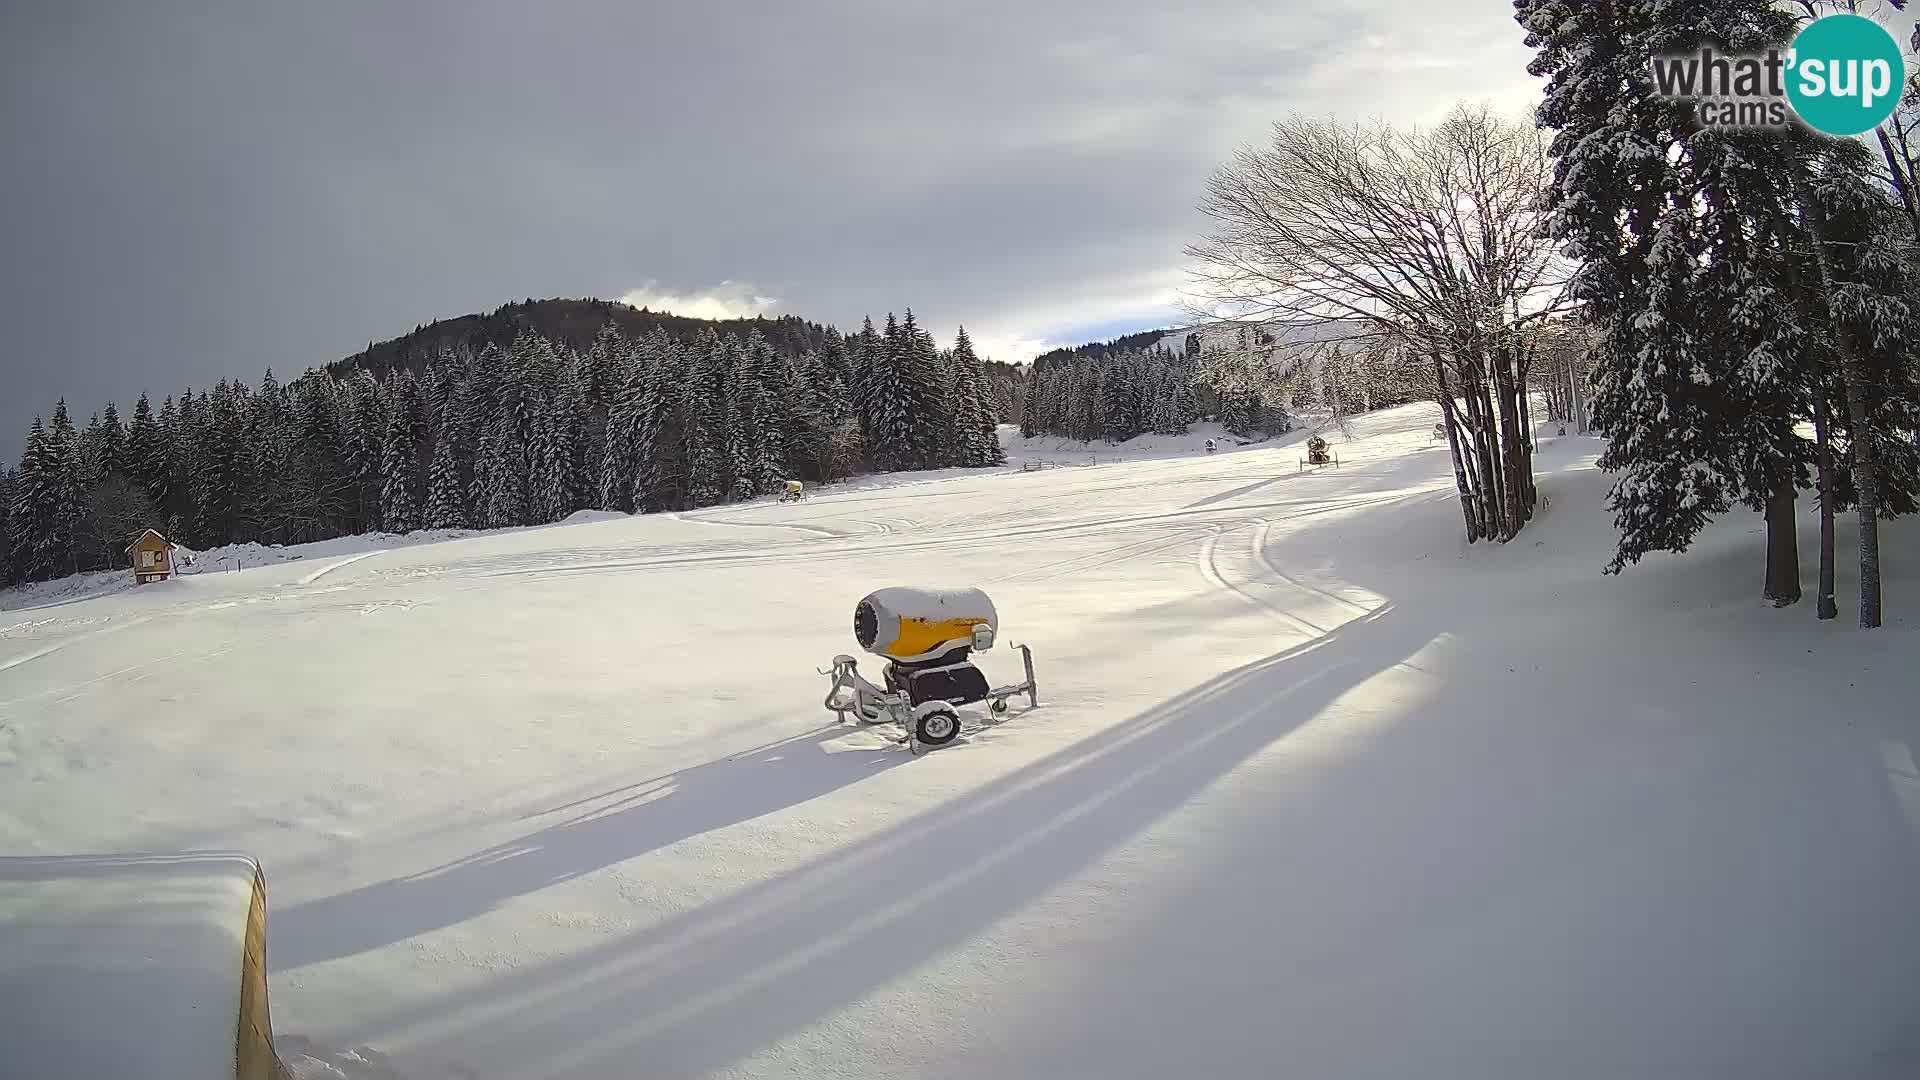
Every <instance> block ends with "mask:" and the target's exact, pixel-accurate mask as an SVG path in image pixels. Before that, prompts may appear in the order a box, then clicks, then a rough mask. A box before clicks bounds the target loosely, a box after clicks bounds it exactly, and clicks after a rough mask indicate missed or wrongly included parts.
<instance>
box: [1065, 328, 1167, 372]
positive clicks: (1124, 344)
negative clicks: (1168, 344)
mask: <svg viewBox="0 0 1920 1080" xmlns="http://www.w3.org/2000/svg"><path fill="white" fill-rule="evenodd" d="M1165 336H1167V331H1165V330H1142V331H1140V332H1139V333H1136V334H1128V335H1126V336H1125V337H1117V338H1114V339H1113V340H1112V341H1095V342H1092V343H1089V344H1086V345H1076V346H1074V347H1073V348H1071V349H1054V350H1053V351H1052V352H1045V353H1041V354H1040V355H1039V356H1037V357H1034V360H1033V363H1034V365H1035V366H1036V367H1046V366H1048V365H1049V364H1053V363H1055V362H1059V361H1071V360H1072V359H1073V358H1074V357H1076V356H1081V357H1085V358H1087V359H1089V360H1097V359H1099V358H1100V357H1103V356H1107V355H1109V354H1111V353H1123V352H1140V351H1145V350H1149V349H1152V348H1153V346H1154V343H1155V342H1157V341H1159V340H1160V339H1161V338H1163V337H1165Z"/></svg>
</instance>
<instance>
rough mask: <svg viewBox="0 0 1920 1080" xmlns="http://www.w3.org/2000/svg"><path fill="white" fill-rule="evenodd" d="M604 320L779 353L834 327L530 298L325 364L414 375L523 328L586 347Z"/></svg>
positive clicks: (796, 349) (684, 339)
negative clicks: (758, 345) (708, 335)
mask: <svg viewBox="0 0 1920 1080" xmlns="http://www.w3.org/2000/svg"><path fill="white" fill-rule="evenodd" d="M609 322H611V323H612V324H613V325H614V327H615V328H616V329H617V330H619V332H620V334H621V336H622V337H625V338H629V339H638V338H641V337H645V336H647V335H648V334H650V333H651V332H652V331H654V330H656V329H658V330H664V331H666V332H667V334H668V336H670V337H672V338H673V339H674V340H676V341H678V342H680V343H682V344H692V343H693V342H694V341H695V340H696V339H697V338H698V337H699V336H700V335H701V334H702V333H704V332H705V331H707V330H717V331H719V332H720V333H722V334H726V335H729V336H735V337H739V338H741V339H743V340H744V339H746V338H747V337H748V336H749V335H750V334H751V333H752V332H754V331H759V333H760V334H761V335H762V336H763V337H765V338H766V339H767V341H768V343H769V344H771V345H772V346H773V348H774V351H775V352H776V353H779V354H780V355H782V356H800V355H802V354H804V353H809V352H824V351H825V349H826V341H827V338H828V337H830V336H833V335H834V333H835V332H834V331H833V330H831V329H830V328H828V327H825V326H822V325H820V324H819V323H814V322H808V321H806V320H805V319H802V318H799V317H798V316H794V315H781V316H779V317H778V318H772V319H766V318H753V319H725V320H711V319H695V318H689V317H687V316H684V315H673V314H670V313H668V312H664V311H649V310H647V309H645V308H634V307H629V306H627V305H626V304H622V303H619V302H617V301H613V300H595V299H585V300H566V299H555V300H534V299H528V300H525V301H522V302H519V303H511V304H502V305H501V306H500V307H498V308H495V309H494V310H493V311H492V312H490V313H488V314H485V315H479V314H475V315H462V316H460V317H458V318H454V319H440V320H437V321H435V322H431V323H428V324H427V325H425V326H416V327H414V329H413V332H412V333H409V334H402V335H401V336H399V337H397V338H394V339H392V340H391V341H382V342H379V343H378V344H375V343H372V342H369V343H368V344H367V347H366V348H365V349H364V350H362V351H361V352H357V353H355V354H353V355H352V356H349V357H347V358H346V359H344V360H340V361H337V362H335V363H332V364H329V365H327V370H328V371H329V372H331V373H332V374H333V375H334V376H336V377H339V376H342V375H347V374H351V373H352V372H354V371H355V370H357V369H360V368H365V369H367V370H368V371H370V372H372V373H373V374H374V375H375V376H376V377H378V378H385V377H386V376H387V375H388V374H390V373H391V372H393V371H394V370H395V369H396V368H398V369H401V370H405V371H411V372H413V373H414V374H416V375H418V374H421V373H422V372H424V371H425V370H426V367H427V364H428V363H430V362H431V361H432V360H433V359H434V358H435V357H438V356H440V355H441V354H442V353H446V352H452V353H455V354H464V355H470V356H478V355H480V354H481V353H483V352H485V351H486V347H487V346H488V345H494V346H497V347H498V348H500V349H502V350H506V349H508V348H511V347H512V345H513V342H514V339H515V338H517V337H519V336H520V335H521V334H522V333H527V332H531V333H534V334H537V335H538V336H540V337H542V338H544V339H546V340H547V341H549V342H552V343H553V344H554V345H556V346H560V347H562V348H572V349H574V350H575V351H578V352H582V353H584V352H586V351H587V350H588V348H589V347H591V346H592V344H593V339H594V337H595V335H597V334H599V332H600V328H601V327H602V326H605V325H606V324H608V323H609Z"/></svg>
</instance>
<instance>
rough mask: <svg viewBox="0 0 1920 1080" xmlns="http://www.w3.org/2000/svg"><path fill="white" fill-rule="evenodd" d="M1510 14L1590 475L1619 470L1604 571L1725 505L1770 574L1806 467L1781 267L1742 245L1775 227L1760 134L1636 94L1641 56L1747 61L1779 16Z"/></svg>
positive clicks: (1749, 11) (1546, 2) (1716, 11)
mask: <svg viewBox="0 0 1920 1080" xmlns="http://www.w3.org/2000/svg"><path fill="white" fill-rule="evenodd" d="M1516 7H1517V9H1518V17H1519V19H1520V22H1521V24H1522V25H1523V26H1524V27H1525V28H1526V29H1527V31H1528V37H1527V41H1528V44H1529V45H1530V46H1532V47H1534V48H1535V49H1536V50H1538V55H1537V56H1536V57H1535V59H1534V61H1533V62H1532V64H1531V65H1530V67H1529V70H1530V71H1531V72H1532V73H1533V74H1535V75H1545V76H1548V77H1549V83H1548V88H1547V94H1546V98H1545V100H1544V101H1543V103H1542V104H1541V106H1540V109H1539V113H1538V118H1539V121H1540V123H1541V124H1542V125H1543V126H1546V127H1550V128H1553V129H1555V130H1556V132H1557V134H1556V136H1555V138H1554V141H1553V147H1552V153H1553V155H1554V157H1555V159H1556V160H1555V174H1554V184H1553V186H1552V188H1551V189H1550V190H1549V191H1548V192H1547V205H1548V208H1549V210H1550V212H1551V213H1552V222H1551V226H1552V229H1553V235H1554V237H1555V239H1557V240H1559V241H1561V242H1562V243H1563V244H1565V245H1566V246H1567V248H1568V250H1569V251H1570V252H1571V253H1572V254H1573V255H1574V256H1575V257H1576V258H1578V259H1580V260H1581V266H1580V269H1579V271H1578V273H1577V275H1576V277H1575V280H1574V294H1575V296H1576V298H1577V299H1578V300H1579V301H1580V302H1581V303H1582V307H1583V313H1584V315H1585V317H1586V318H1587V320H1588V321H1589V322H1590V323H1591V324H1592V325H1593V326H1594V328H1595V330H1596V331H1597V333H1596V344H1595V348H1594V352H1593V356H1594V361H1595V372H1594V395H1593V401H1592V407H1593V419H1594V424H1595V427H1596V429H1597V430H1599V431H1600V432H1601V433H1602V434H1605V435H1607V436H1608V437H1609V444H1608V449H1607V451H1606V452H1605V453H1604V454H1603V455H1602V457H1601V466H1602V467H1603V468H1605V469H1608V470H1609V471H1614V472H1618V473H1620V474H1621V475H1620V478H1619V480H1617V481H1616V483H1615V484H1614V487H1613V489H1612V492H1611V494H1610V496H1609V503H1610V505H1611V506H1612V508H1613V510H1614V515H1615V523H1616V525H1617V526H1618V528H1619V530H1620V533H1621V537H1620V543H1619V548H1618V551H1617V553H1616V555H1615V557H1614V559H1613V561H1612V563H1611V564H1610V565H1609V566H1608V568H1607V569H1608V571H1609V572H1618V571H1619V570H1620V569H1621V568H1622V567H1623V566H1624V565H1625V564H1627V563H1629V562H1633V561H1637V560H1638V559H1639V558H1640V557H1641V555H1643V554H1644V553H1646V552H1648V551H1655V550H1672V551H1680V550H1685V548H1686V547H1687V545H1688V544H1689V543H1690V542H1691V540H1692V538H1693V536H1694V535H1695V534H1696V533H1697V532H1698V531H1699V529H1700V528H1702V527H1703V526H1704V525H1705V524H1706V522H1707V521H1708V520H1709V519H1710V518H1711V517H1712V516H1713V515H1715V514H1718V513H1721V512H1724V511H1725V510H1726V509H1728V508H1729V507H1730V506H1731V505H1732V503H1733V502H1735V501H1742V502H1745V503H1746V504H1748V505H1749V506H1752V507H1754V508H1755V509H1765V508H1771V509H1773V511H1774V512H1772V513H1769V514H1768V523H1769V528H1770V530H1771V531H1773V532H1775V533H1776V534H1777V535H1776V536H1775V537H1774V538H1773V539H1774V541H1775V544H1774V546H1775V549H1776V559H1775V560H1773V562H1774V563H1775V567H1779V566H1780V565H1781V564H1785V563H1788V562H1789V560H1787V559H1782V558H1779V557H1778V555H1779V554H1780V553H1782V552H1785V551H1787V550H1788V548H1787V547H1786V546H1785V545H1787V544H1790V542H1791V539H1792V536H1791V533H1792V515H1791V500H1792V494H1793V490H1794V488H1795V487H1796V486H1797V485H1798V484H1799V483H1800V482H1801V480H1802V477H1803V474H1804V470H1805V463H1806V459H1807V457H1808V454H1807V451H1806V449H1805V447H1804V446H1803V445H1801V443H1803V440H1798V439H1797V438H1796V437H1795V436H1794V434H1793V430H1792V425H1793V420H1794V418H1795V416H1796V415H1797V414H1798V412H1799V410H1800V409H1801V408H1802V404H1801V401H1802V391H1801V390H1800V388H1799V385H1798V384H1799V383H1800V380H1799V379H1798V378H1797V377H1794V376H1792V375H1791V373H1790V368H1791V367H1792V358H1793V356H1794V352H1795V350H1796V342H1795V341H1794V337H1795V334H1796V331H1795V328H1794V327H1793V325H1792V324H1791V318H1790V316H1791V305H1790V304H1785V303H1782V302H1780V300H1779V298H1778V297H1777V296H1774V295H1770V292H1771V290H1772V289H1773V287H1774V286H1773V282H1774V281H1776V280H1777V279H1778V278H1779V276H1780V275H1779V274H1778V273H1776V272H1775V268H1773V267H1769V266H1767V265H1765V263H1766V261H1767V260H1770V259H1777V258H1779V257H1780V256H1779V255H1778V254H1775V253H1774V252H1773V251H1772V249H1771V245H1769V244H1767V243H1765V242H1755V241H1756V240H1761V241H1764V240H1765V238H1769V237H1778V236H1780V235H1781V232H1782V230H1783V229H1785V228H1788V227H1789V222H1788V220H1787V212H1788V210H1789V208H1790V205H1791V204H1790V201H1788V199H1787V198H1786V197H1785V196H1784V193H1783V189H1782V186H1781V177H1780V176H1778V175H1770V174H1769V170H1770V169H1772V164H1771V162H1769V163H1768V164H1767V165H1766V166H1765V167H1764V168H1763V167H1760V166H1759V163H1761V162H1768V161H1769V159H1770V158H1777V157H1778V156H1779V150H1780V147H1779V146H1778V145H1776V144H1774V143H1772V142H1771V140H1773V139H1775V136H1772V135H1768V134H1765V133H1756V132H1723V131H1700V130H1697V129H1696V128H1695V127H1694V125H1693V124H1692V118H1691V115H1690V108H1691V107H1690V106H1688V105H1686V104H1684V103H1678V102H1671V101H1666V100H1663V99H1660V98H1658V97H1657V96H1656V95H1655V94H1654V93H1653V88H1652V85H1651V77H1650V74H1649V72H1648V69H1647V58H1648V57H1649V56H1652V55H1659V54H1661V53H1663V52H1667V51H1672V50H1673V49H1676V48H1681V47H1685V46H1687V45H1690V44H1694V43H1697V42H1698V41H1699V40H1700V38H1701V37H1702V36H1703V35H1704V36H1707V37H1710V38H1713V39H1716V40H1718V41H1720V42H1723V43H1724V44H1725V46H1726V47H1727V48H1728V49H1729V50H1731V51H1733V52H1743V51H1757V50H1758V49H1761V48H1764V47H1766V46H1768V45H1772V44H1777V43H1779V42H1781V41H1783V40H1784V39H1785V37H1786V35H1787V33H1788V31H1789V30H1790V28H1791V20H1790V18H1789V17H1788V16H1785V15H1784V14H1782V13H1781V12H1778V11H1775V10H1773V9H1772V7H1771V5H1769V4H1767V3H1765V2H1764V0H1703V2H1702V3H1699V4H1694V5H1686V6H1684V7H1680V6H1671V5H1666V6H1663V5H1653V4H1604V5H1576V4H1569V3H1567V2H1565V0H1520V2H1519V3H1518V4H1517V5H1516ZM1790 179H1791V177H1790V171H1789V176H1788V180H1789V181H1790ZM1763 290H1764V291H1763ZM1782 508H1784V510H1785V513H1782V512H1780V511H1781V509H1782ZM1775 567H1770V569H1774V568H1775ZM1785 568H1786V569H1791V566H1790V565H1789V566H1786V567H1785ZM1797 581H1798V577H1797V572H1794V573H1792V574H1791V575H1788V574H1775V573H1770V574H1769V575H1768V583H1767V590H1766V591H1767V592H1768V593H1769V594H1774V595H1775V598H1776V600H1784V599H1788V598H1790V597H1797V595H1798V591H1799V589H1798V584H1797ZM1779 594H1787V595H1786V596H1782V595H1779Z"/></svg>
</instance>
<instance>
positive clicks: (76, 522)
mask: <svg viewBox="0 0 1920 1080" xmlns="http://www.w3.org/2000/svg"><path fill="white" fill-rule="evenodd" d="M46 453H47V458H46V463H47V467H46V468H45V469H44V470H43V471H42V472H41V474H40V482H41V483H43V484H45V485H46V490H47V495H46V506H47V509H48V512H47V516H46V518H45V522H46V524H45V529H44V531H43V532H42V534H41V535H42V538H43V540H44V548H43V550H44V551H45V552H46V561H47V562H48V564H49V565H50V566H52V568H53V571H54V572H55V573H57V574H71V573H75V572H77V571H78V570H79V569H80V564H79V546H78V541H79V532H80V518H81V515H82V514H84V513H85V507H86V487H85V477H84V476H83V466H82V463H81V460H80V437H79V433H78V432H76V431H74V428H73V420H72V418H70V417H69V416H68V415H67V403H66V401H65V399H62V400H60V401H59V402H57V403H55V404H54V407H53V422H52V423H51V424H49V425H48V427H47V438H46Z"/></svg>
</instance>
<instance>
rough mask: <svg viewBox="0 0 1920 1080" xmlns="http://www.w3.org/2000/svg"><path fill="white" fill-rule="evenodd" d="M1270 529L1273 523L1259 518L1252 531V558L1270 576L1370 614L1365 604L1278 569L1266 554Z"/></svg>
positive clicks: (1370, 609)
mask: <svg viewBox="0 0 1920 1080" xmlns="http://www.w3.org/2000/svg"><path fill="white" fill-rule="evenodd" d="M1272 529H1273V522H1271V521H1268V520H1267V519H1266V518H1261V519H1260V524H1259V525H1257V526H1256V527H1255V528H1254V530H1253V556H1254V558H1256V559H1258V560H1259V561H1260V565H1261V566H1263V567H1265V568H1266V571H1267V573H1269V574H1272V575H1273V576H1274V577H1276V578H1279V579H1280V580H1281V581H1284V582H1286V583H1287V584H1289V585H1291V586H1293V587H1294V588H1296V589H1299V590H1301V591H1303V592H1310V593H1313V594H1315V595H1317V596H1324V597H1326V598H1327V599H1329V600H1332V601H1333V602H1334V603H1336V604H1341V605H1344V606H1346V607H1350V608H1352V609H1353V610H1355V611H1357V612H1359V613H1360V614H1362V615H1367V614H1371V613H1372V611H1373V609H1372V608H1370V607H1368V606H1366V605H1365V604H1362V603H1359V602H1357V601H1354V600H1349V599H1347V598H1346V597H1344V596H1341V595H1340V594H1339V593H1336V592H1334V591H1332V590H1331V589H1323V588H1320V587H1319V586H1317V585H1309V584H1307V583H1306V582H1304V581H1301V580H1300V579H1299V578H1297V577H1294V576H1293V575H1292V574H1289V573H1287V572H1286V571H1284V570H1282V569H1280V566H1279V564H1277V563H1275V562H1274V561H1273V557H1272V556H1270V555H1268V554H1267V534H1268V533H1269V532H1271V531H1272Z"/></svg>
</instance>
